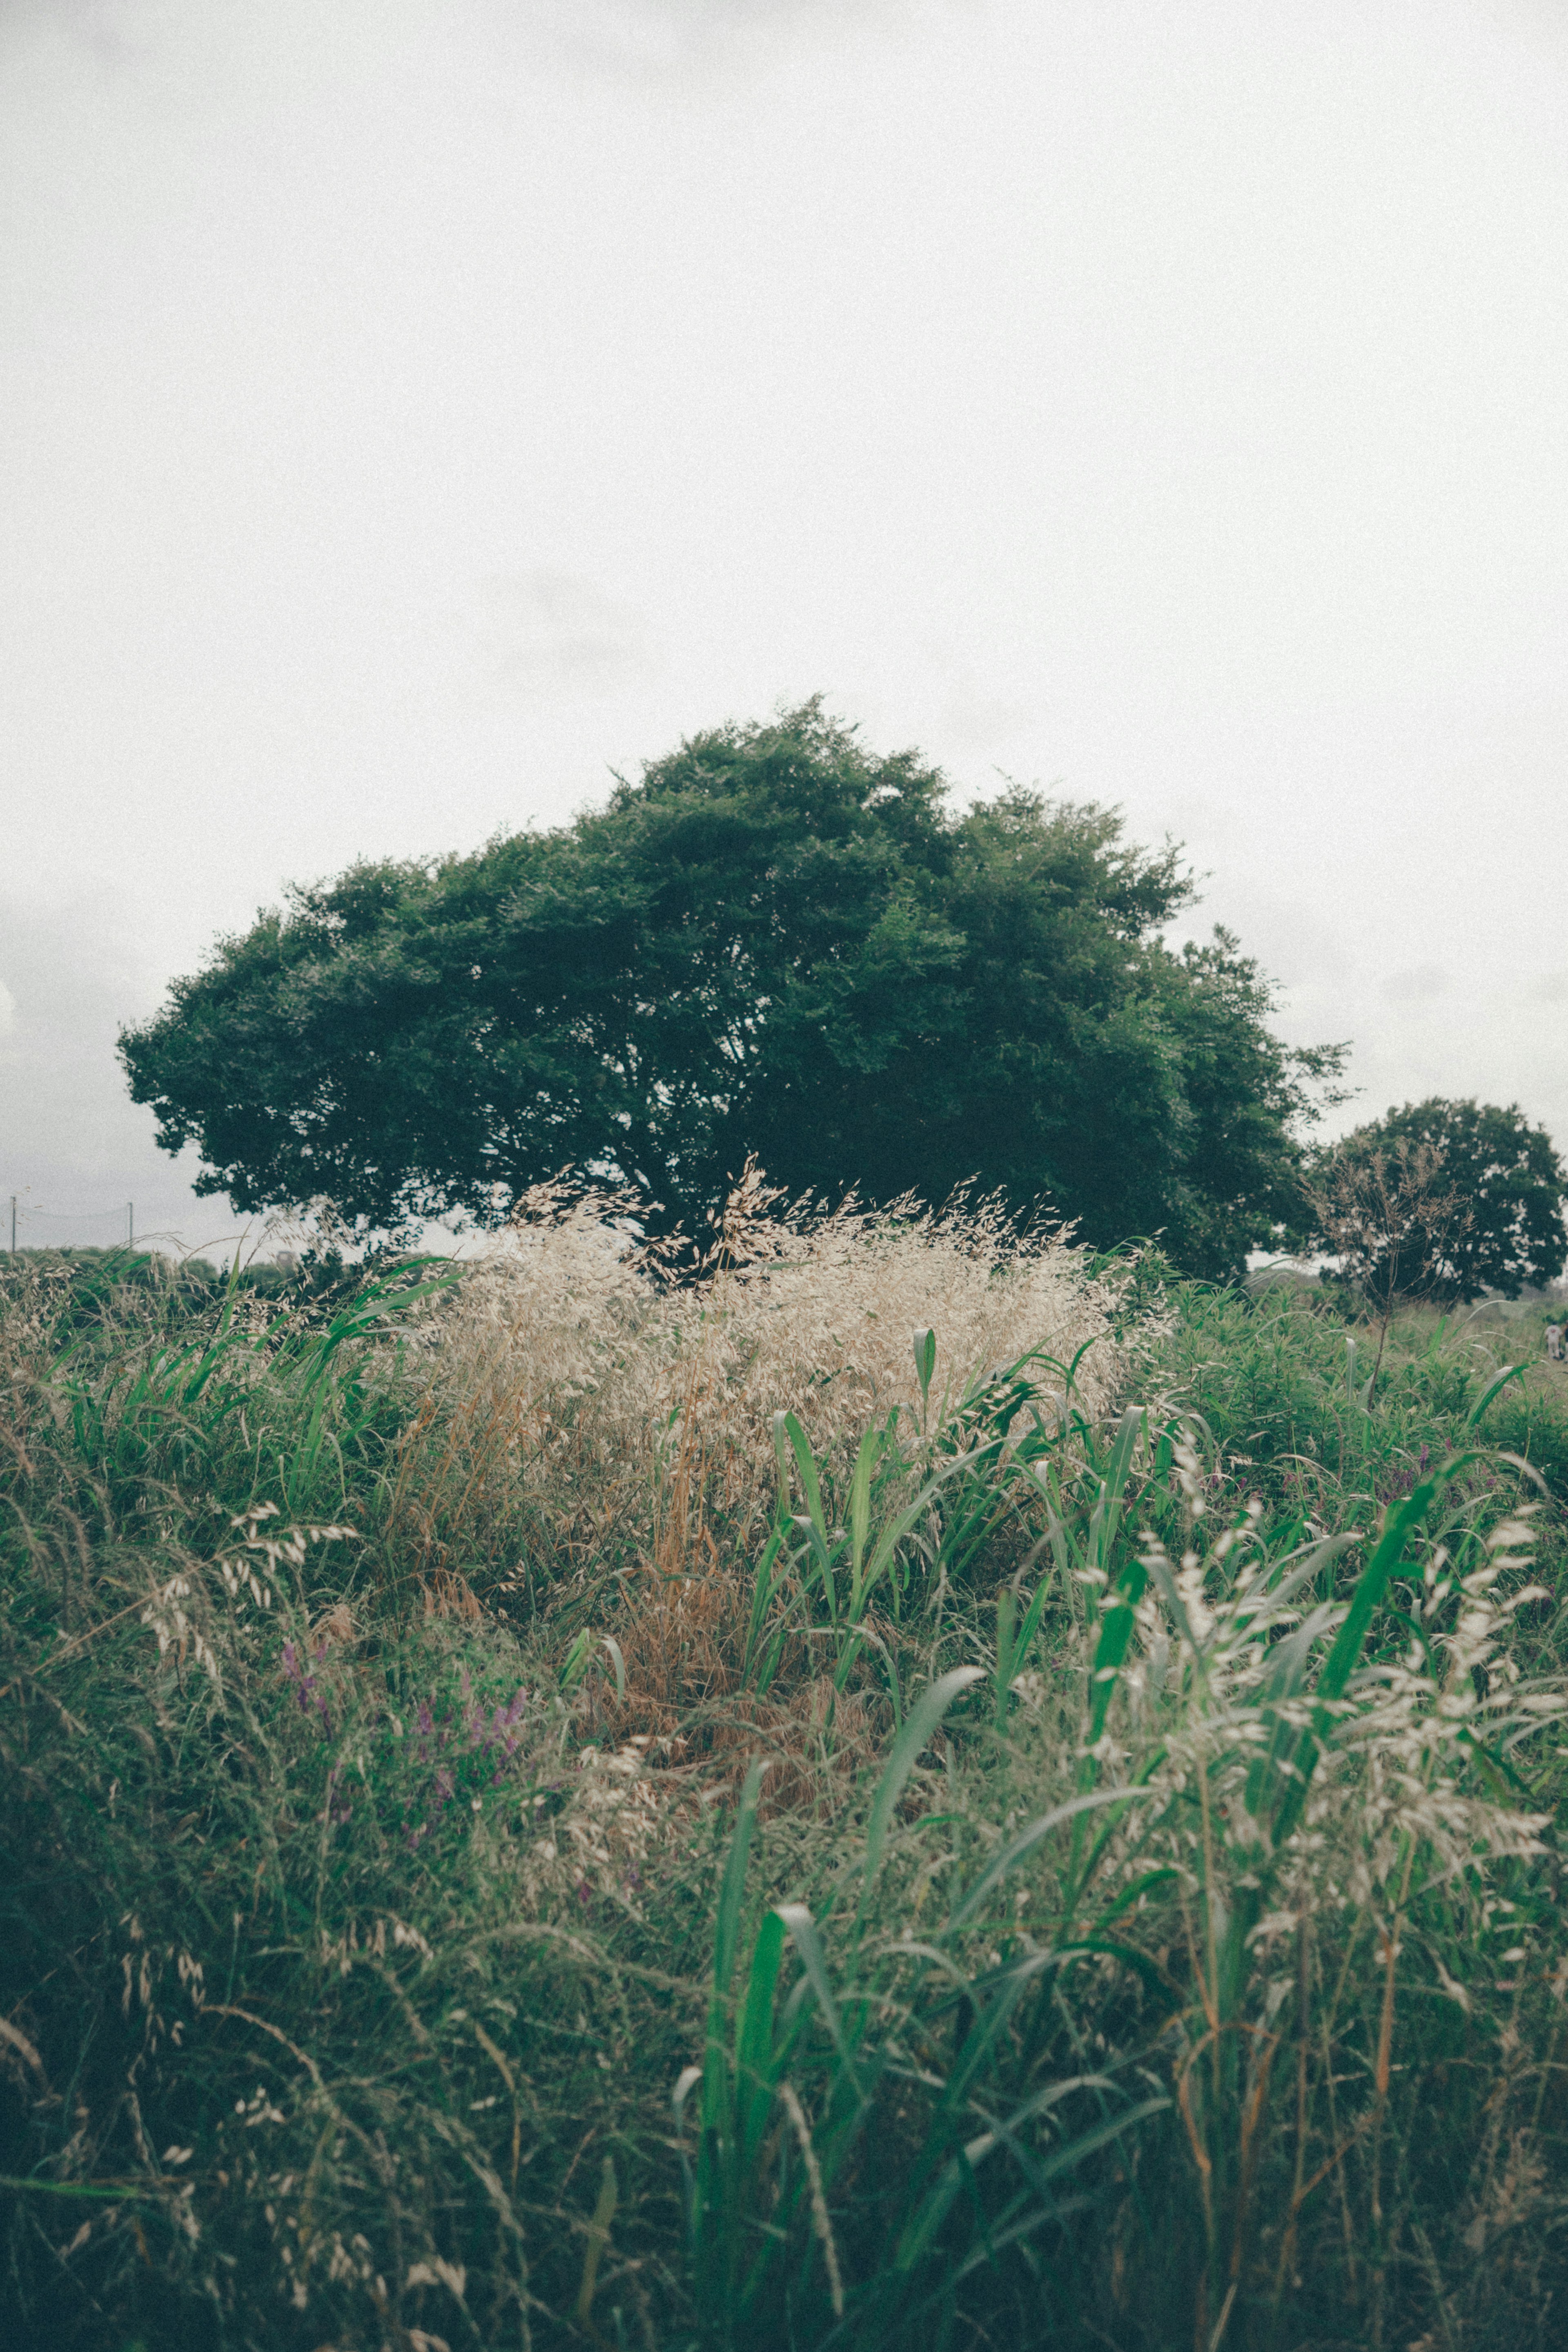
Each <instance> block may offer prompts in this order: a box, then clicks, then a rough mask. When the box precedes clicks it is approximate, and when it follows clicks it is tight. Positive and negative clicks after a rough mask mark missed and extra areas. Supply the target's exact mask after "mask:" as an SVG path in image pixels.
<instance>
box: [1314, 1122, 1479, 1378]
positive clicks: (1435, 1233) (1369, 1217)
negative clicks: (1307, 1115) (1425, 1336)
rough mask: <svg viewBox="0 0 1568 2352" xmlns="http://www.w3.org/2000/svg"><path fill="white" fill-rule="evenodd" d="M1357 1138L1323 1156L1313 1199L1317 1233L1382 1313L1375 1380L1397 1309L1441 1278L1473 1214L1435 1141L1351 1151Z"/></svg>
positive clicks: (1404, 1141)
mask: <svg viewBox="0 0 1568 2352" xmlns="http://www.w3.org/2000/svg"><path fill="white" fill-rule="evenodd" d="M1366 1131H1367V1130H1362V1132H1366ZM1356 1140H1357V1139H1356V1137H1354V1136H1353V1137H1351V1138H1350V1139H1349V1143H1348V1144H1342V1145H1341V1146H1340V1147H1339V1149H1338V1150H1336V1151H1333V1152H1330V1153H1328V1154H1327V1155H1326V1156H1325V1157H1324V1158H1323V1159H1322V1160H1320V1162H1319V1166H1318V1171H1317V1181H1316V1182H1315V1183H1314V1184H1313V1185H1312V1187H1311V1188H1310V1192H1309V1198H1310V1199H1311V1202H1312V1214H1313V1219H1314V1222H1315V1227H1316V1231H1315V1235H1314V1238H1315V1239H1316V1240H1317V1241H1318V1242H1319V1244H1321V1245H1322V1247H1323V1248H1325V1249H1327V1250H1329V1251H1331V1252H1332V1253H1333V1255H1334V1256H1335V1257H1336V1258H1337V1259H1338V1260H1339V1270H1340V1272H1341V1274H1342V1275H1343V1276H1344V1278H1345V1280H1346V1281H1347V1282H1349V1283H1352V1284H1354V1286H1355V1288H1356V1289H1357V1290H1358V1291H1359V1292H1360V1293H1361V1295H1362V1297H1364V1299H1365V1301H1366V1302H1367V1304H1368V1306H1369V1307H1372V1308H1373V1310H1374V1312H1375V1314H1376V1316H1377V1318H1378V1332H1377V1357H1376V1360H1375V1363H1374V1365H1373V1367H1372V1378H1373V1381H1374V1382H1375V1381H1376V1379H1377V1375H1378V1373H1379V1372H1380V1371H1381V1370H1382V1369H1383V1351H1384V1349H1385V1347H1386V1345H1387V1343H1388V1327H1389V1325H1390V1324H1391V1323H1392V1322H1393V1320H1394V1310H1395V1308H1396V1307H1397V1306H1398V1305H1399V1303H1400V1301H1401V1300H1402V1299H1408V1298H1412V1297H1418V1296H1420V1295H1422V1294H1423V1293H1426V1292H1428V1291H1431V1290H1432V1289H1434V1288H1436V1287H1437V1286H1438V1285H1439V1284H1440V1283H1441V1281H1442V1279H1443V1276H1444V1274H1445V1272H1446V1269H1447V1267H1448V1265H1449V1264H1450V1263H1451V1256H1452V1252H1453V1251H1454V1249H1455V1248H1456V1247H1457V1246H1458V1244H1459V1243H1460V1240H1461V1237H1462V1235H1463V1234H1464V1233H1465V1232H1466V1231H1467V1230H1468V1228H1469V1223H1470V1212H1469V1209H1467V1208H1466V1206H1465V1204H1464V1202H1462V1201H1461V1200H1460V1198H1459V1195H1458V1192H1456V1191H1455V1190H1454V1188H1453V1187H1452V1186H1451V1185H1450V1184H1449V1183H1448V1181H1447V1172H1448V1171H1447V1168H1446V1165H1445V1162H1444V1160H1443V1156H1442V1154H1441V1152H1439V1151H1438V1150H1437V1148H1436V1146H1435V1145H1433V1144H1431V1143H1429V1142H1424V1141H1423V1142H1416V1143H1412V1142H1411V1141H1410V1140H1409V1139H1408V1138H1407V1137H1403V1136H1402V1137H1401V1138H1400V1139H1398V1140H1397V1141H1396V1142H1395V1143H1393V1144H1391V1145H1388V1146H1385V1145H1383V1144H1381V1143H1378V1144H1375V1145H1373V1146H1372V1148H1371V1149H1370V1150H1361V1151H1356V1150H1352V1149H1350V1145H1352V1144H1354V1143H1355V1141H1356Z"/></svg>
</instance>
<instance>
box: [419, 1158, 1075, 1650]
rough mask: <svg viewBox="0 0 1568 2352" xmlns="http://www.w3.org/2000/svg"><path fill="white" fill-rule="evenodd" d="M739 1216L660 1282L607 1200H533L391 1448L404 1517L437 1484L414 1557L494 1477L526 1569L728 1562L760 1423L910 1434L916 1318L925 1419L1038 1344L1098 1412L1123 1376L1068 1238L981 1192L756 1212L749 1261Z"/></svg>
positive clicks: (755, 1478) (715, 1567)
mask: <svg viewBox="0 0 1568 2352" xmlns="http://www.w3.org/2000/svg"><path fill="white" fill-rule="evenodd" d="M735 1228H736V1221H735V1220H734V1219H733V1218H732V1220H731V1221H730V1224H729V1227H728V1231H727V1244H726V1246H725V1247H724V1248H723V1249H722V1250H721V1251H720V1252H719V1253H718V1255H719V1258H720V1263H719V1264H718V1265H717V1266H716V1269H715V1270H714V1271H713V1272H712V1273H711V1274H710V1275H709V1276H708V1277H707V1278H706V1280H704V1281H702V1282H700V1283H699V1284H697V1285H695V1286H691V1287H686V1288H673V1287H671V1286H668V1285H667V1284H665V1283H664V1282H662V1281H661V1279H660V1277H659V1274H658V1270H657V1268H656V1266H654V1265H651V1264H650V1263H649V1261H648V1259H647V1258H646V1257H645V1256H644V1255H642V1254H641V1253H640V1252H639V1251H638V1250H637V1249H636V1248H635V1246H634V1245H633V1244H632V1241H631V1240H630V1239H629V1238H628V1236H627V1235H626V1234H625V1233H624V1232H623V1231H621V1230H618V1229H617V1228H616V1227H615V1226H614V1225H613V1224H612V1223H606V1221H605V1216H604V1203H603V1202H599V1201H596V1200H594V1199H588V1200H579V1201H577V1202H570V1203H568V1202H561V1201H559V1199H558V1198H556V1197H554V1196H553V1195H552V1194H551V1193H550V1192H549V1188H545V1191H544V1194H543V1197H536V1198H535V1199H534V1200H532V1201H531V1202H530V1203H529V1204H528V1211H527V1212H526V1213H525V1214H524V1215H523V1216H522V1217H521V1218H520V1219H519V1220H518V1221H517V1223H515V1224H514V1225H513V1226H512V1227H511V1228H510V1229H509V1230H508V1232H507V1234H505V1235H503V1236H502V1237H500V1239H499V1240H498V1241H497V1244H496V1246H495V1248H494V1249H493V1250H492V1252H491V1254H490V1255H489V1256H488V1257H487V1258H486V1260H485V1261H484V1263H483V1264H481V1265H479V1266H478V1267H477V1268H476V1270H475V1272H474V1273H473V1274H472V1275H471V1276H469V1277H468V1279H467V1280H466V1281H465V1284H464V1286H463V1290H462V1293H461V1296H460V1297H459V1299H458V1301H457V1302H456V1304H455V1306H454V1307H452V1309H451V1310H450V1312H449V1313H448V1315H447V1316H446V1317H445V1318H444V1332H443V1343H442V1345H441V1347H440V1348H439V1349H437V1350H435V1351H434V1353H433V1355H432V1357H431V1358H430V1360H429V1362H430V1372H431V1388H430V1391H429V1393H428V1395H427V1398H426V1400H425V1403H424V1407H423V1411H422V1412H421V1414H420V1415H419V1416H418V1417H417V1419H416V1422H415V1424H414V1426H413V1429H412V1430H411V1431H410V1433H409V1434H408V1437H407V1439H406V1440H405V1444H404V1454H403V1468H402V1474H401V1475H400V1481H399V1494H400V1500H401V1502H402V1507H403V1509H404V1511H405V1513H406V1514H408V1515H409V1516H410V1517H413V1516H416V1515H417V1513H418V1512H419V1511H420V1510H421V1509H422V1508H424V1507H426V1506H424V1505H423V1504H422V1503H421V1501H420V1500H419V1498H421V1497H427V1496H439V1497H441V1498H442V1508H443V1514H444V1516H443V1519H442V1521H441V1523H440V1524H434V1523H431V1524H428V1525H425V1526H423V1528H420V1529H419V1536H420V1539H421V1543H422V1548H423V1562H422V1565H423V1567H425V1569H426V1570H428V1568H429V1567H434V1566H439V1567H443V1568H455V1567H458V1566H459V1565H462V1564H463V1563H462V1549H463V1544H464V1538H465V1532H466V1530H467V1529H468V1528H470V1527H471V1526H472V1524H473V1523H474V1522H475V1521H476V1518H477V1517H479V1516H480V1515H481V1513H482V1512H488V1513H490V1514H492V1515H493V1511H494V1505H495V1489H496V1486H497V1482H501V1483H503V1484H509V1485H510V1486H512V1487H513V1489H514V1490H515V1491H516V1492H517V1494H518V1495H519V1496H520V1497H521V1498H522V1499H523V1500H524V1501H525V1503H526V1504H528V1505H531V1506H533V1507H534V1521H535V1526H536V1528H537V1538H536V1540H537V1542H538V1547H539V1551H540V1554H541V1557H540V1558H539V1559H538V1560H537V1561H536V1562H535V1563H534V1564H535V1566H536V1567H538V1568H542V1569H544V1570H545V1572H546V1573H547V1574H548V1575H549V1577H550V1578H551V1579H552V1580H554V1579H557V1578H559V1576H560V1575H562V1574H565V1573H570V1572H571V1571H572V1570H577V1569H580V1568H582V1567H584V1566H586V1565H611V1566H614V1567H616V1568H621V1569H625V1568H640V1569H643V1570H647V1571H651V1572H652V1573H653V1574H654V1575H655V1576H656V1577H657V1578H658V1579H660V1580H668V1579H670V1578H672V1577H676V1576H680V1577H687V1576H695V1577H703V1576H712V1575H727V1573H728V1572H729V1571H730V1570H733V1569H734V1568H735V1567H736V1565H737V1563H738V1561H739V1560H740V1559H742V1558H743V1557H744V1555H745V1554H746V1552H747V1549H749V1547H750V1546H751V1545H752V1544H753V1542H754V1541H755V1539H756V1537H757V1535H758V1530H759V1528H760V1527H761V1526H762V1525H763V1524H764V1523H765V1522H766V1520H767V1518H768V1515H769V1513H770V1511H771V1508H772V1504H773V1498H774V1496H775V1493H776V1490H777V1478H778V1472H777V1466H776V1462H775V1456H774V1450H773V1442H772V1421H773V1415H774V1414H775V1413H776V1412H779V1411H783V1410H788V1411H791V1412H795V1413H796V1414H797V1415H798V1416H799V1418H800V1422H801V1423H802V1425H803V1426H804V1428H805V1430H806V1432H807V1434H808V1435H809V1437H810V1441H811V1444H812V1445H813V1447H814V1449H815V1451H816V1453H817V1454H818V1456H819V1458H820V1459H821V1460H822V1461H823V1462H824V1464H825V1465H827V1467H828V1468H829V1470H830V1471H832V1470H834V1469H837V1470H840V1471H841V1470H842V1469H843V1468H844V1467H845V1466H846V1465H847V1464H848V1463H849V1462H850V1461H851V1460H852V1457H853V1454H854V1451H855V1448H856V1447H857V1445H858V1444H859V1442H860V1439H861V1436H862V1433H863V1432H864V1431H865V1429H866V1428H867V1426H868V1425H869V1424H870V1423H871V1422H872V1421H873V1420H885V1419H886V1417H887V1415H888V1414H889V1413H890V1412H894V1410H897V1411H898V1412H900V1413H901V1414H902V1415H903V1416H904V1420H905V1424H906V1426H907V1427H908V1428H909V1429H910V1430H911V1431H915V1430H916V1429H918V1427H919V1424H920V1422H921V1419H922V1400H921V1394H920V1387H919V1382H918V1380H917V1378H916V1373H915V1359H914V1351H913V1346H912V1341H913V1335H914V1333H915V1331H916V1330H917V1329H920V1328H931V1329H932V1330H934V1331H935V1333H936V1373H935V1376H934V1378H933V1381H932V1384H931V1391H930V1400H929V1409H928V1413H929V1419H930V1421H931V1423H932V1425H933V1426H936V1425H939V1424H940V1423H942V1422H943V1421H944V1420H945V1419H946V1417H947V1416H948V1415H949V1414H950V1413H951V1412H953V1410H954V1409H955V1408H956V1405H957V1404H958V1403H959V1402H960V1401H961V1399H962V1398H963V1396H964V1394H965V1392H966V1391H967V1388H968V1387H969V1386H970V1384H971V1383H973V1382H974V1381H976V1380H977V1379H979V1378H983V1377H984V1376H985V1375H986V1374H987V1373H988V1371H990V1370H994V1369H996V1368H997V1367H998V1366H1002V1365H1007V1364H1011V1363H1015V1362H1017V1361H1018V1360H1019V1359H1020V1358H1023V1357H1025V1356H1029V1355H1031V1354H1032V1355H1037V1356H1039V1357H1040V1358H1041V1359H1042V1360H1048V1361H1054V1362H1056V1363H1058V1364H1061V1365H1063V1366H1065V1365H1069V1364H1071V1362H1072V1361H1073V1360H1074V1358H1075V1357H1078V1356H1079V1355H1080V1351H1081V1350H1082V1351H1084V1352H1083V1353H1082V1360H1081V1361H1080V1362H1079V1364H1078V1369H1077V1373H1076V1395H1077V1400H1078V1402H1080V1404H1081V1405H1082V1407H1083V1409H1084V1410H1085V1412H1088V1413H1089V1414H1090V1415H1091V1416H1094V1415H1096V1414H1098V1413H1100V1412H1103V1411H1104V1410H1105V1408H1106V1407H1107V1406H1108V1404H1109V1402H1110V1401H1111V1398H1112V1396H1113V1392H1114V1391H1115V1388H1116V1385H1117V1382H1118V1380H1119V1377H1120V1374H1121V1370H1122V1358H1121V1354H1120V1351H1119V1350H1118V1348H1117V1346H1116V1344H1115V1342H1114V1341H1113V1338H1112V1336H1111V1328H1110V1318H1111V1313H1112V1309H1113V1306H1114V1303H1115V1301H1114V1292H1113V1287H1112V1286H1111V1285H1110V1284H1108V1283H1107V1282H1106V1281H1104V1280H1103V1279H1096V1278H1095V1277H1094V1276H1092V1274H1091V1273H1090V1271H1089V1269H1088V1265H1087V1261H1086V1259H1085V1256H1084V1255H1083V1253H1082V1252H1081V1251H1079V1250H1076V1249H1074V1248H1073V1247H1072V1246H1071V1243H1070V1242H1069V1241H1068V1240H1067V1239H1066V1238H1065V1236H1064V1235H1063V1234H1061V1233H1060V1232H1048V1231H1043V1230H1042V1231H1037V1232H1034V1233H1031V1234H1019V1233H1018V1232H1017V1231H1016V1230H1015V1229H1014V1228H1013V1227H1012V1226H1010V1225H1009V1223H1008V1221H1007V1220H1006V1219H1005V1218H1004V1217H1003V1215H1002V1214H1001V1213H1000V1212H999V1211H998V1208H997V1207H996V1205H995V1204H994V1203H991V1202H978V1203H972V1202H970V1203H966V1202H960V1203H957V1204H956V1205H953V1206H950V1207H949V1208H947V1209H946V1210H944V1211H941V1212H935V1211H931V1210H925V1209H921V1208H919V1207H917V1206H915V1204H905V1205H904V1207H902V1208H900V1209H895V1210H894V1211H889V1212H885V1213H872V1212H869V1211H866V1210H864V1209H862V1208H859V1207H857V1206H855V1205H854V1204H853V1203H849V1204H847V1205H846V1206H844V1207H843V1208H841V1210H839V1211H838V1212H837V1213H835V1214H833V1215H831V1216H821V1217H817V1218H814V1219H812V1218H806V1217H797V1218H795V1219H794V1220H792V1221H788V1222H778V1221H763V1220H760V1219H753V1220H752V1221H751V1223H750V1226H749V1230H748V1232H747V1234H746V1236H745V1241H746V1244H747V1246H748V1247H749V1249H750V1251H751V1253H752V1254H751V1255H748V1256H741V1255H740V1252H739V1249H738V1247H737V1234H736V1229H735ZM763 1253H767V1254H766V1255H764V1254H763ZM1056 1385H1058V1386H1060V1385H1061V1381H1060V1377H1058V1379H1057V1381H1056ZM720 1613H722V1612H720ZM699 1646H700V1644H699Z"/></svg>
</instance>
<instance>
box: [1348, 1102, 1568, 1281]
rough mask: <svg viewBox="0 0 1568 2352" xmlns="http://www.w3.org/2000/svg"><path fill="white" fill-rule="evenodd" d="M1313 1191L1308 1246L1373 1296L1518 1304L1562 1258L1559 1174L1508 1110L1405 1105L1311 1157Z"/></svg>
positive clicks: (1512, 1108) (1565, 1175)
mask: <svg viewBox="0 0 1568 2352" xmlns="http://www.w3.org/2000/svg"><path fill="white" fill-rule="evenodd" d="M1311 1191H1312V1194H1313V1196H1314V1198H1315V1205H1316V1208H1317V1219H1316V1231H1315V1234H1314V1239H1315V1240H1316V1241H1317V1242H1318V1243H1319V1244H1320V1245H1321V1246H1322V1247H1323V1248H1325V1249H1329V1250H1331V1251H1333V1253H1334V1254H1335V1255H1338V1256H1339V1257H1340V1259H1341V1261H1342V1265H1343V1269H1344V1271H1345V1272H1346V1273H1347V1274H1348V1275H1349V1276H1350V1277H1351V1279H1352V1280H1354V1282H1355V1283H1356V1284H1357V1285H1358V1286H1360V1287H1361V1288H1362V1289H1364V1290H1366V1291H1369V1292H1372V1293H1375V1294H1376V1295H1378V1296H1380V1297H1381V1296H1383V1295H1385V1293H1386V1294H1387V1295H1389V1296H1391V1297H1392V1296H1394V1295H1396V1294H1404V1295H1413V1294H1416V1293H1420V1292H1427V1293H1431V1294H1433V1295H1435V1296H1437V1297H1447V1298H1452V1299H1460V1300H1463V1299H1470V1298H1479V1297H1480V1295H1481V1293H1482V1292H1483V1291H1486V1290H1496V1291H1500V1292H1501V1293H1502V1294H1503V1296H1504V1297H1507V1298H1517V1297H1518V1296H1519V1294H1520V1292H1521V1289H1523V1287H1524V1286H1525V1285H1526V1284H1527V1283H1530V1284H1542V1283H1547V1282H1551V1281H1552V1280H1554V1279H1555V1277H1556V1276H1558V1275H1559V1274H1561V1273H1562V1271H1563V1261H1564V1258H1565V1257H1568V1227H1565V1224H1564V1216H1563V1204H1564V1201H1565V1200H1568V1171H1565V1170H1564V1168H1563V1161H1562V1160H1561V1158H1560V1157H1559V1156H1558V1153H1557V1152H1556V1150H1554V1149H1553V1147H1552V1139H1551V1137H1550V1136H1549V1135H1548V1134H1547V1132H1546V1129H1544V1128H1542V1127H1531V1125H1530V1123H1529V1121H1528V1120H1527V1119H1526V1118H1525V1116H1524V1114H1523V1112H1522V1111H1521V1109H1520V1108H1519V1105H1518V1104H1517V1103H1511V1104H1510V1105H1509V1107H1508V1108H1507V1109H1506V1110H1505V1109H1502V1108H1500V1107H1499V1105H1497V1104H1496V1103H1479V1102H1476V1101H1473V1100H1469V1101H1460V1102H1450V1101H1447V1100H1445V1099H1444V1098H1443V1097H1441V1096H1437V1095H1433V1096H1431V1097H1429V1098H1428V1099H1427V1101H1426V1102H1419V1103H1406V1104H1404V1105H1403V1106H1402V1107H1401V1108H1398V1109H1391V1110H1390V1111H1389V1112H1388V1113H1387V1114H1386V1116H1385V1118H1379V1119H1372V1120H1369V1121H1368V1122H1367V1123H1366V1125H1364V1126H1363V1127H1358V1128H1356V1129H1354V1132H1353V1133H1352V1134H1350V1135H1348V1136H1346V1137H1345V1139H1344V1140H1343V1142H1342V1143H1339V1144H1336V1145H1335V1146H1334V1147H1333V1150H1330V1151H1326V1152H1323V1153H1321V1154H1320V1155H1319V1156H1318V1160H1317V1164H1316V1167H1315V1168H1314V1171H1313V1181H1312V1185H1311ZM1336 1208H1337V1210H1338V1212H1339V1213H1338V1214H1337V1215H1336V1213H1335V1211H1336ZM1358 1217H1359V1223H1358V1222H1357V1220H1358Z"/></svg>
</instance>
